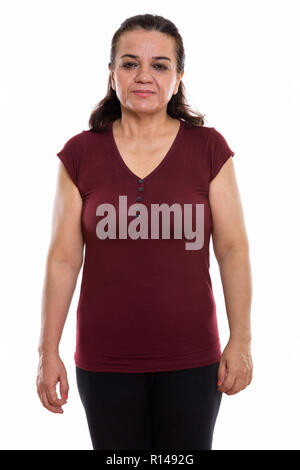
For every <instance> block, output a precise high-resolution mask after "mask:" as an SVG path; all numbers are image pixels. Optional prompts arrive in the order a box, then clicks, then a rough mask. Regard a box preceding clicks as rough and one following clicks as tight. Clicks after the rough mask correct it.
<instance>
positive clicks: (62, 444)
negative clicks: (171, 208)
mask: <svg viewBox="0 0 300 470" xmlns="http://www.w3.org/2000/svg"><path fill="white" fill-rule="evenodd" d="M298 8H299V2H297V1H291V0H285V1H284V2H283V1H281V2H280V1H274V0H272V1H268V0H259V1H253V0H251V1H240V0H234V1H228V0H227V1H223V0H222V1H216V0H210V1H209V2H207V1H202V0H197V1H192V0H189V1H188V2H177V3H176V2H175V3H174V1H168V0H164V1H163V2H162V1H161V0H160V1H155V0H153V1H152V2H151V3H150V4H149V7H147V6H146V5H144V4H143V3H141V2H137V1H127V2H121V1H116V0H115V1H114V2H104V3H103V2H102V1H91V0H85V1H74V0H72V1H66V0H59V1H54V0H52V1H51V2H50V1H48V2H46V1H29V0H27V1H26V2H24V1H13V2H2V3H1V11H0V18H1V20H0V35H1V37H0V39H1V46H2V47H1V49H2V50H1V68H2V72H1V78H0V79H1V96H0V99H1V134H2V135H1V185H0V188H1V239H2V240H1V248H2V253H1V291H2V294H1V329H0V335H1V338H0V340H1V341H0V348H1V350H0V358H1V371H0V373H1V397H0V400H1V404H2V406H1V418H0V421H1V425H0V426H1V428H0V432H1V439H0V445H1V448H2V449H18V450H22V449H26V450H29V449H33V450H38V449H51V450H56V449H73V450H76V449H89V450H90V449H92V445H91V441H90V436H89V432H88V427H87V422H86V418H85V414H84V409H83V407H82V404H81V401H80V398H79V394H78V391H77V388H76V376H75V365H74V362H73V354H74V348H75V316H76V305H77V301H78V295H79V286H80V281H81V273H80V275H79V278H78V283H77V287H76V291H75V293H74V296H73V301H72V304H71V307H70V310H69V315H68V318H67V321H66V324H65V328H64V331H63V336H62V340H61V344H60V354H61V357H62V359H63V361H64V363H65V366H66V368H67V371H68V380H69V384H70V393H69V399H68V404H67V405H66V406H64V407H63V409H64V414H62V415H60V414H53V413H51V412H50V411H48V410H46V409H45V408H44V407H43V406H42V405H41V403H40V400H39V398H38V396H37V394H36V385H35V380H36V372H37V365H38V352H37V348H38V341H39V334H40V315H41V311H40V310H41V293H42V285H43V277H44V269H45V261H46V253H47V249H48V243H49V241H50V231H51V215H52V205H53V202H54V191H55V186H56V175H57V168H58V163H59V159H58V157H57V156H56V153H57V152H58V151H59V150H61V148H62V146H63V144H64V143H65V142H66V140H67V139H68V138H69V137H71V136H73V135H75V134H77V133H79V132H81V131H82V130H83V129H88V118H89V116H90V113H91V112H92V109H93V107H94V106H95V104H96V103H97V102H99V101H100V99H102V98H103V97H104V96H105V94H106V90H107V84H108V76H109V75H108V62H109V54H110V42H111V38H112V36H113V34H114V32H115V31H116V30H117V29H118V28H119V26H120V24H121V23H122V21H124V20H125V19H126V18H127V17H130V16H133V15H136V14H144V13H153V14H159V15H162V16H165V17H166V18H168V19H170V20H171V21H173V22H174V23H175V24H176V25H177V27H178V28H179V32H180V33H181V35H182V37H183V41H184V46H185V52H186V64H185V74H184V77H183V83H184V85H185V87H186V90H187V97H188V100H189V103H190V105H191V106H192V108H194V109H197V110H198V111H200V112H201V113H203V114H205V115H206V118H207V121H208V123H207V124H206V125H208V126H213V127H215V128H216V129H217V130H219V131H220V132H221V133H222V134H223V135H224V137H225V138H226V140H227V142H228V144H229V146H230V147H231V149H232V150H234V152H235V156H234V158H233V161H234V165H235V169H236V174H237V178H238V183H239V188H240V193H241V198H242V203H243V208H244V216H245V222H246V228H247V233H248V237H249V242H250V254H251V267H252V274H253V302H252V335H253V340H252V354H253V362H254V375H253V381H252V383H251V385H250V386H249V387H248V388H247V389H245V390H243V391H242V392H240V393H239V394H236V395H233V396H228V395H226V394H223V399H222V404H221V408H220V411H219V415H218V418H217V422H216V426H215V432H214V441H213V449H215V450H218V449H225V450H227V449H233V450H238V449H250V450H255V449H274V450H275V449H298V450H299V449H300V436H299V420H300V411H299V384H300V381H299V374H300V371H299V344H300V343H299V340H300V318H299V317H300V308H299V239H300V233H299V169H300V168H299V159H300V152H299V107H300V99H299V98H300V93H299V83H300V81H299V80H300V76H299V42H300V38H299V33H297V28H298V27H299V14H297V9H298ZM298 13H299V10H298ZM298 31H299V29H298ZM211 277H212V282H213V288H214V294H215V298H216V303H217V312H218V322H219V330H220V336H221V342H222V347H224V346H225V345H226V342H227V340H228V331H229V330H228V322H227V317H226V310H225V303H224V298H223V292H222V285H221V281H220V275H219V271H218V266H217V263H216V260H215V258H214V254H213V249H212V245H211Z"/></svg>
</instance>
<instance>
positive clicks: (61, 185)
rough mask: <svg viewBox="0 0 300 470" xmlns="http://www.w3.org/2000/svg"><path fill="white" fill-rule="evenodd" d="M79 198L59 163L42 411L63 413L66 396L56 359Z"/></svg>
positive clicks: (45, 298)
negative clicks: (58, 394) (43, 408)
mask: <svg viewBox="0 0 300 470" xmlns="http://www.w3.org/2000/svg"><path fill="white" fill-rule="evenodd" d="M81 212H82V198H81V195H80V193H79V191H78V188H77V187H76V186H75V184H74V183H73V182H72V180H71V178H70V177H69V175H68V173H67V171H66V169H65V167H64V165H63V163H62V162H59V170H58V177H57V186H56V194H55V201H54V208H53V215H52V233H51V240H50V245H49V249H48V254H47V259H46V269H45V277H44V286H43V292H42V306H41V308H42V311H41V333H40V340H39V346H38V353H39V365H38V373H37V380H36V386H37V392H38V395H39V397H40V400H41V402H42V404H43V406H44V407H45V408H47V409H48V410H49V411H52V412H54V413H63V410H62V405H63V404H65V403H66V399H65V398H58V397H57V393H56V385H57V382H58V381H59V382H60V395H61V396H62V397H64V396H66V397H67V395H68V390H69V385H68V379H67V372H66V369H65V367H64V364H63V362H62V361H61V359H60V356H59V342H60V339H61V335H62V331H63V327H64V324H65V321H66V318H67V315H68V311H69V307H70V304H71V300H72V296H73V293H74V290H75V287H76V282H77V278H78V274H79V272H80V269H81V266H82V261H83V248H84V241H83V235H82V229H81Z"/></svg>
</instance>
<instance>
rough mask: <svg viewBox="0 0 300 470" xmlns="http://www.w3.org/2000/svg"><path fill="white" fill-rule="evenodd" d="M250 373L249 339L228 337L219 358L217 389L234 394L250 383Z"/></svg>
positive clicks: (251, 369) (251, 364) (251, 366)
mask: <svg viewBox="0 0 300 470" xmlns="http://www.w3.org/2000/svg"><path fill="white" fill-rule="evenodd" d="M252 374H253V363H252V357H251V346H250V341H249V340H242V339H238V338H234V339H232V338H230V339H229V341H228V343H227V345H226V347H225V349H224V351H223V354H222V357H221V359H220V365H219V370H218V391H219V392H224V393H226V394H227V395H234V394H236V393H238V392H240V391H241V390H244V389H245V388H246V387H247V386H248V385H249V384H250V383H251V380H252Z"/></svg>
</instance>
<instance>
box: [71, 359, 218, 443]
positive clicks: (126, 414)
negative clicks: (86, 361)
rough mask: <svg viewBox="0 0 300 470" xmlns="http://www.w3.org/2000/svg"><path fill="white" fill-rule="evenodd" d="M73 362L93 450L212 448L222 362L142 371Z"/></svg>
mask: <svg viewBox="0 0 300 470" xmlns="http://www.w3.org/2000/svg"><path fill="white" fill-rule="evenodd" d="M75 367H76V380H77V386H78V391H79V395H80V399H81V401H82V404H83V406H84V409H85V413H86V418H87V422H88V427H89V432H90V436H91V440H92V445H93V449H94V450H127V449H131V450H132V449H144V450H153V449H159V450H169V449H172V450H176V449H177V450H180V449H195V450H211V446H212V438H213V431H214V426H215V421H216V418H217V414H218V411H219V407H220V403H221V398H222V393H221V392H219V391H218V390H217V374H218V367H219V362H217V363H215V364H212V365H209V366H204V367H197V368H192V369H182V370H175V371H167V372H139V373H131V372H130V373H127V372H120V373H119V372H90V371H87V370H83V369H80V368H79V367H77V366H75Z"/></svg>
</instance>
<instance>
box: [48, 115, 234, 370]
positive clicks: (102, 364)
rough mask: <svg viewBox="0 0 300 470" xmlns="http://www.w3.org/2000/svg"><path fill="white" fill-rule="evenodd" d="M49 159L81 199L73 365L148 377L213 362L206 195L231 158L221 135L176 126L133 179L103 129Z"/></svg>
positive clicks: (217, 352) (215, 339) (215, 342)
mask: <svg viewBox="0 0 300 470" xmlns="http://www.w3.org/2000/svg"><path fill="white" fill-rule="evenodd" d="M57 155H58V157H59V158H60V159H61V161H62V162H63V164H64V165H65V167H66V169H67V171H68V173H69V175H70V177H71V179H72V181H73V182H74V184H75V185H76V186H77V188H78V190H79V192H80V194H81V197H82V200H83V210H82V231H83V237H84V242H85V255H84V265H83V272H82V281H81V288H80V297H79V301H78V305H77V329H76V351H75V354H74V360H75V364H76V365H77V366H78V367H80V368H82V369H86V370H90V371H100V372H101V371H103V372H105V371H107V372H155V371H168V370H178V369H188V368H192V367H199V366H205V365H209V364H212V363H214V362H217V361H219V360H220V357H221V348H220V341H219V332H218V324H217V316H216V304H215V300H214V295H213V290H212V283H211V278H210V274H209V265H210V263H209V243H210V235H211V228H212V217H211V212H210V206H209V199H208V192H209V184H210V181H211V180H212V179H213V178H214V177H215V176H216V175H217V173H218V172H219V170H220V169H221V167H222V165H223V164H224V163H225V161H226V160H227V159H228V158H229V157H230V156H233V155H234V152H233V151H232V150H231V149H230V148H229V146H228V144H227V142H226V140H225V138H224V137H223V136H222V134H220V133H219V132H218V131H217V130H216V129H215V128H214V127H205V126H202V127H192V128H187V127H186V126H185V124H184V122H183V121H180V128H179V131H178V133H177V136H176V138H175V140H174V142H173V144H172V146H171V148H170V149H169V151H168V152H167V154H166V155H165V157H164V159H163V160H162V162H161V163H160V164H159V165H158V166H157V167H156V168H155V169H154V170H153V171H152V172H151V173H150V174H148V175H147V176H146V177H145V178H143V179H140V178H139V175H135V174H134V173H133V172H132V171H131V170H130V169H129V168H128V167H127V165H126V164H125V162H124V160H123V159H122V157H121V155H120V153H119V151H118V148H117V146H116V142H115V140H114V137H113V133H112V124H111V123H110V125H109V126H108V128H105V129H103V130H102V131H101V132H93V131H91V130H84V131H82V132H81V133H79V134H76V135H74V136H73V137H71V138H70V139H69V140H68V141H67V142H66V143H65V145H64V147H63V148H62V150H61V151H60V152H59V153H58V154H57ZM137 211H139V215H137Z"/></svg>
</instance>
